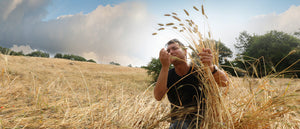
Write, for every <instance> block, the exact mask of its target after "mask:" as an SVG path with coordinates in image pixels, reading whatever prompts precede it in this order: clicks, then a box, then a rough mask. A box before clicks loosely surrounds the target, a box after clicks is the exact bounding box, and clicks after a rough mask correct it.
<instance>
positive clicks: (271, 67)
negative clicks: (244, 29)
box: [236, 30, 300, 77]
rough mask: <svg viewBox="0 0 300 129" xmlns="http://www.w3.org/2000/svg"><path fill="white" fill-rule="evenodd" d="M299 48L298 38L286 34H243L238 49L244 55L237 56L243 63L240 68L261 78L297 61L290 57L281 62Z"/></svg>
mask: <svg viewBox="0 0 300 129" xmlns="http://www.w3.org/2000/svg"><path fill="white" fill-rule="evenodd" d="M245 37H246V38H245ZM299 46H300V40H299V39H298V38H296V37H294V36H292V35H289V34H287V33H284V32H278V31H275V30H273V31H270V32H268V33H266V34H264V35H260V36H257V35H253V36H251V35H248V34H245V33H241V34H240V38H239V39H238V41H237V44H236V48H237V49H240V50H242V55H237V57H238V58H237V59H238V60H240V61H241V63H238V66H239V67H244V68H245V69H246V70H248V71H249V72H250V74H252V75H254V74H256V76H259V77H261V76H265V75H268V74H269V72H270V71H273V72H279V71H282V70H284V69H285V68H287V67H289V66H290V65H291V64H292V63H293V62H296V61H297V59H292V58H290V57H287V58H285V59H284V60H283V61H281V60H282V59H283V58H284V57H285V56H287V55H289V53H290V52H291V51H292V50H296V49H297V48H299ZM294 54H297V53H294ZM298 59H299V58H298ZM279 62H280V64H278V65H277V63H279ZM275 66H276V67H275Z"/></svg>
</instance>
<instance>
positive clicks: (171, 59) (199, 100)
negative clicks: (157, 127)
mask: <svg viewBox="0 0 300 129" xmlns="http://www.w3.org/2000/svg"><path fill="white" fill-rule="evenodd" d="M166 46H167V50H165V49H164V48H163V49H161V51H160V53H159V60H160V62H161V64H162V68H161V71H160V74H159V76H158V79H157V83H156V85H155V88H154V96H155V99H156V100H157V101H160V100H161V99H162V98H163V97H164V95H165V94H166V93H167V96H168V99H169V101H170V103H171V114H170V116H171V120H172V121H171V125H170V129H177V128H180V129H185V128H195V127H196V124H197V123H198V124H199V123H200V122H201V118H203V115H204V110H205V109H204V108H205V103H204V98H205V95H204V93H203V91H202V89H203V84H202V82H200V81H199V77H200V76H199V75H198V74H197V72H194V71H195V69H192V67H191V66H190V65H189V64H188V63H187V50H186V48H185V47H184V45H183V44H182V43H181V42H180V41H178V40H177V39H173V40H170V41H169V42H168V43H167V44H166ZM198 56H199V58H200V60H201V62H202V63H203V64H204V65H205V66H207V67H209V69H210V70H211V72H212V74H213V76H214V78H215V80H216V82H217V83H218V84H219V85H220V86H227V85H228V79H227V77H226V75H225V73H224V72H223V71H221V70H219V69H217V67H216V66H215V65H213V63H212V62H213V55H212V52H211V50H210V49H203V51H202V52H200V53H199V54H198ZM171 64H173V65H174V68H173V69H170V70H169V66H170V65H171ZM197 117H198V118H197Z"/></svg>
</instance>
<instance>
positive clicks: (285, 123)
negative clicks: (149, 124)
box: [152, 5, 300, 129]
mask: <svg viewBox="0 0 300 129" xmlns="http://www.w3.org/2000/svg"><path fill="white" fill-rule="evenodd" d="M193 10H194V12H196V16H201V17H202V19H204V20H203V21H204V22H207V18H208V17H207V15H206V14H205V12H204V7H203V5H202V6H201V10H199V9H198V8H197V7H196V6H194V7H193ZM183 11H184V13H185V14H184V17H185V18H184V20H183V19H181V18H180V17H179V15H178V14H177V13H174V12H173V13H171V14H165V16H167V17H171V19H172V20H174V21H175V22H170V23H166V24H162V23H159V24H158V25H159V28H158V29H157V30H158V32H155V33H153V34H152V35H157V34H158V33H159V32H160V31H162V30H172V31H173V32H175V33H176V34H178V35H179V36H181V38H183V39H184V40H185V42H187V43H188V44H189V48H190V49H191V51H192V54H189V56H190V60H191V64H192V67H193V68H196V69H197V70H196V72H198V74H199V79H200V81H201V82H203V84H204V89H205V90H204V94H205V96H206V100H205V103H206V109H205V115H204V120H203V121H202V123H201V124H200V127H197V128H205V129H211V128H241V129H244V128H249V129H250V128H251V129H252V128H286V127H288V128H299V127H300V125H299V124H300V121H299V111H298V112H297V110H298V109H299V107H298V105H297V104H296V103H297V101H298V103H299V94H297V92H295V91H298V92H299V90H296V89H289V87H287V88H285V90H284V91H282V90H280V89H279V88H275V87H272V80H273V78H271V77H270V76H267V77H264V78H260V79H257V80H256V81H257V83H255V84H254V85H255V86H253V84H251V86H252V87H256V88H255V90H252V89H251V92H249V91H248V89H243V90H241V89H242V88H239V89H240V90H236V89H235V88H236V87H242V86H241V85H240V84H239V83H238V82H242V81H244V80H245V79H246V80H248V79H250V78H244V79H242V81H237V79H239V78H234V77H229V78H230V81H231V83H230V85H229V87H231V88H232V87H234V88H233V90H232V91H228V89H229V87H227V88H225V90H224V89H221V88H219V86H218V84H217V83H216V82H215V81H214V77H213V75H212V73H211V71H210V70H209V69H208V67H206V66H205V65H203V64H202V62H201V61H200V59H199V58H198V57H197V56H194V55H197V54H198V53H199V52H201V51H202V49H203V48H210V49H211V50H212V53H213V55H214V59H213V61H214V64H218V57H219V51H218V50H219V49H218V45H217V43H216V42H215V40H213V38H212V36H211V32H210V31H209V29H208V31H207V32H205V30H204V36H203V35H202V33H201V32H200V31H199V28H200V27H199V26H198V25H197V24H196V21H193V19H192V18H191V16H190V13H189V12H188V11H187V10H186V9H184V10H183ZM201 17H200V18H201ZM196 20H197V21H198V20H199V19H196ZM204 24H205V23H204ZM207 26H208V24H207ZM203 28H204V29H205V25H204V27H203ZM203 28H202V29H203ZM207 28H209V26H208V27H207ZM205 33H207V35H208V37H207V36H205ZM228 76H229V75H228ZM253 80H255V79H253ZM251 81H252V79H251ZM251 81H249V82H251ZM233 82H234V83H233ZM241 84H243V85H244V84H245V83H241ZM226 94H239V95H236V96H237V97H240V96H242V98H234V99H233V98H232V97H233V96H234V95H231V96H226ZM297 97H298V98H297ZM297 99H298V100H297ZM231 100H235V101H231ZM290 115H291V116H294V117H293V119H291V120H287V119H286V117H289V116H290ZM168 116H172V115H170V114H169V115H168ZM166 117H167V116H166ZM166 117H163V118H162V119H161V120H160V121H164V120H166ZM199 117H201V115H199ZM278 117H281V118H282V119H280V118H278ZM294 118H295V119H294Z"/></svg>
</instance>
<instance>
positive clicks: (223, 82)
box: [213, 69, 229, 87]
mask: <svg viewBox="0 0 300 129" xmlns="http://www.w3.org/2000/svg"><path fill="white" fill-rule="evenodd" d="M213 76H214V78H215V80H216V82H217V83H218V84H219V86H223V87H225V86H228V84H229V81H228V78H227V76H226V74H225V73H224V71H222V70H220V69H219V70H218V71H217V72H216V73H214V74H213Z"/></svg>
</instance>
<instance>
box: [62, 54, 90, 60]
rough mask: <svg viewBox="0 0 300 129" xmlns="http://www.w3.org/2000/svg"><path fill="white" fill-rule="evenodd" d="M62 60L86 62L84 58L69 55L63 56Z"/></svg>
mask: <svg viewBox="0 0 300 129" xmlns="http://www.w3.org/2000/svg"><path fill="white" fill-rule="evenodd" d="M62 58H64V59H69V60H75V61H87V60H86V59H85V58H83V57H81V56H77V55H73V54H71V55H69V54H64V55H63V57H62Z"/></svg>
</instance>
